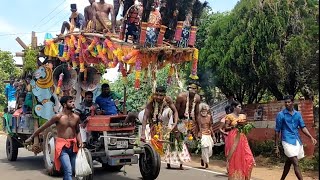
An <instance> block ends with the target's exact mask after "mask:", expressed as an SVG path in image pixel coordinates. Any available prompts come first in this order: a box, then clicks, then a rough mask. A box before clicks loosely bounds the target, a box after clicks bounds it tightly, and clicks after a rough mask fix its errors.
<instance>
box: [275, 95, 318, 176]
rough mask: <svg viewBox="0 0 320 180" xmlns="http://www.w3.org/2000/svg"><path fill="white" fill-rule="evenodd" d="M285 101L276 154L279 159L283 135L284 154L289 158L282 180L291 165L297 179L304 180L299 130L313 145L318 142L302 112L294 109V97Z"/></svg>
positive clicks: (276, 141) (277, 125) (280, 120)
mask: <svg viewBox="0 0 320 180" xmlns="http://www.w3.org/2000/svg"><path fill="white" fill-rule="evenodd" d="M284 100H285V107H286V108H285V109H284V110H282V111H280V112H279V113H278V115H277V118H276V128H275V131H276V133H275V152H276V154H277V156H278V157H279V147H278V139H279V134H280V133H281V141H282V146H283V149H284V154H285V155H286V156H287V157H288V159H287V161H286V162H285V165H284V169H283V173H282V177H281V180H284V179H285V178H286V176H287V175H288V173H289V171H290V167H291V164H293V167H294V172H295V174H296V176H297V178H298V179H299V180H302V179H303V178H302V174H301V172H300V168H299V164H298V159H301V158H303V157H304V150H303V145H302V142H301V138H300V135H299V131H298V130H299V129H301V130H302V132H303V133H304V134H305V135H306V136H308V137H309V138H310V139H311V141H312V143H313V144H316V143H317V140H316V139H314V138H313V137H312V136H311V135H310V133H309V131H308V129H307V128H306V125H305V124H304V121H303V119H302V116H301V114H300V112H298V111H296V110H295V109H294V108H293V102H294V98H293V96H285V97H284Z"/></svg>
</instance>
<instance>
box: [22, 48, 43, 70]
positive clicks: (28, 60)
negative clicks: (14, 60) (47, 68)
mask: <svg viewBox="0 0 320 180" xmlns="http://www.w3.org/2000/svg"><path fill="white" fill-rule="evenodd" d="M24 54H25V55H24V57H23V60H24V64H23V72H24V74H25V75H26V74H32V73H33V72H34V71H35V70H36V69H37V66H38V65H37V60H38V54H39V51H38V50H35V49H32V48H28V49H26V50H25V51H24Z"/></svg>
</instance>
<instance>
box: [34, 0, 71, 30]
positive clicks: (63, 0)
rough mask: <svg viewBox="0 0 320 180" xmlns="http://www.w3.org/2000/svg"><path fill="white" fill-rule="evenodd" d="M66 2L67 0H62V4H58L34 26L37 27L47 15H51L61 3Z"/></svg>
mask: <svg viewBox="0 0 320 180" xmlns="http://www.w3.org/2000/svg"><path fill="white" fill-rule="evenodd" d="M64 2H65V0H62V1H61V3H60V4H58V5H57V6H56V7H55V8H54V9H53V10H52V11H51V12H50V13H49V14H47V15H46V16H45V17H44V18H42V19H41V20H40V21H39V22H38V23H37V24H36V25H34V26H33V27H32V28H35V27H37V26H38V25H39V24H40V23H41V22H42V21H43V20H44V19H46V18H47V17H49V16H50V15H51V14H52V13H53V12H54V11H55V10H56V9H58V8H59V6H60V5H61V4H63V3H64Z"/></svg>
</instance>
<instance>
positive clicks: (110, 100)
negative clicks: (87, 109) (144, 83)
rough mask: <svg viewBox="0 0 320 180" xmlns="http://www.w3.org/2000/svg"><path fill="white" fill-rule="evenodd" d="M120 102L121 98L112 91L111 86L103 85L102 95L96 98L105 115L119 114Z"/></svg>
mask: <svg viewBox="0 0 320 180" xmlns="http://www.w3.org/2000/svg"><path fill="white" fill-rule="evenodd" d="M119 100H120V96H119V95H117V94H116V93H115V92H113V91H111V90H110V86H109V84H102V86H101V94H100V95H99V96H98V97H97V98H96V103H97V104H98V105H99V107H100V108H101V109H102V110H103V111H102V112H103V114H105V115H116V114H118V108H117V105H118V104H119Z"/></svg>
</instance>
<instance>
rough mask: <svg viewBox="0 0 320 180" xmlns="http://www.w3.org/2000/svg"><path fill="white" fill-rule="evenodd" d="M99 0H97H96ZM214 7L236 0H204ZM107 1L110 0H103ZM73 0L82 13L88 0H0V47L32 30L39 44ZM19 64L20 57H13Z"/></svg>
mask: <svg viewBox="0 0 320 180" xmlns="http://www.w3.org/2000/svg"><path fill="white" fill-rule="evenodd" d="M96 1H98V0H96ZM207 1H208V2H209V5H210V6H211V7H212V9H213V10H214V11H220V12H223V11H230V10H231V9H232V8H233V7H234V6H235V5H236V3H237V2H238V0H207ZM106 2H113V1H112V0H106ZM71 3H76V4H77V5H78V10H79V11H80V12H82V13H83V9H84V7H85V6H87V5H88V4H89V2H88V0H45V1H44V0H2V1H1V6H0V49H1V50H5V51H10V52H12V53H13V54H14V55H15V52H19V51H21V50H22V47H21V46H20V45H19V44H18V43H17V42H16V41H15V38H16V37H20V38H21V39H22V40H23V41H24V42H25V43H26V44H27V45H29V44H30V43H31V31H35V32H37V33H36V35H37V37H38V44H39V43H42V42H43V39H44V38H43V37H44V35H45V33H46V32H50V33H52V34H53V35H55V34H58V32H59V31H60V28H61V23H62V22H63V21H64V20H67V19H68V17H69V15H70V4H71ZM14 59H15V60H16V63H18V64H21V63H22V61H21V58H16V57H15V58H14Z"/></svg>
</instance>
